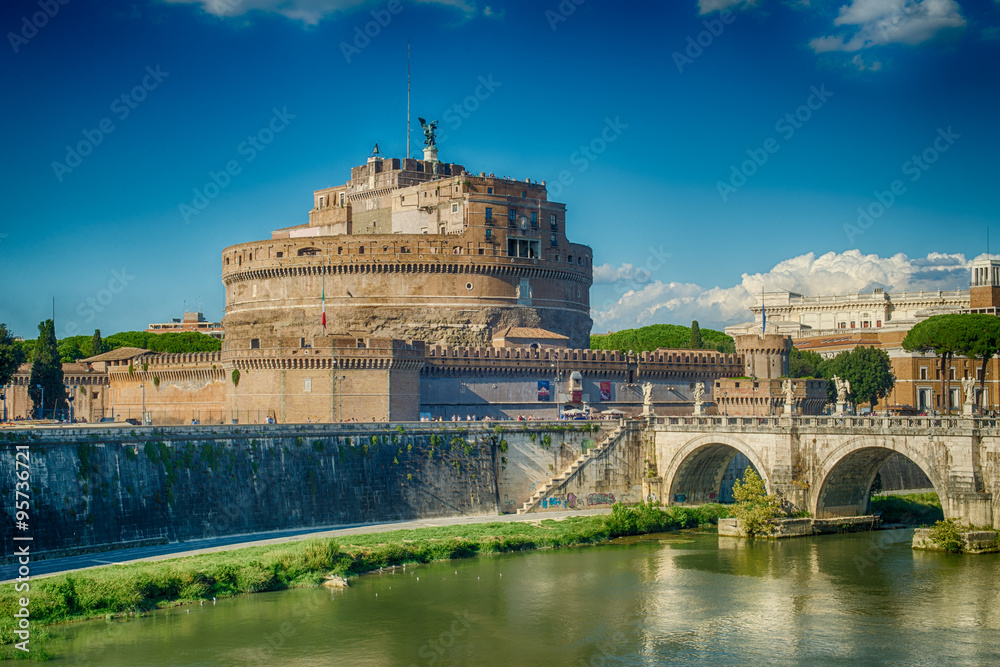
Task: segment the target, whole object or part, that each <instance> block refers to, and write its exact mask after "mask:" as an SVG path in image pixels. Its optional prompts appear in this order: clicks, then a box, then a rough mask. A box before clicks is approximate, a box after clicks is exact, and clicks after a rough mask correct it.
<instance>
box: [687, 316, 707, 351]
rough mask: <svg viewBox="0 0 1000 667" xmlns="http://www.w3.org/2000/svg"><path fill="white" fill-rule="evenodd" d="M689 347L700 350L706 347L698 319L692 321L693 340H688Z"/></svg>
mask: <svg viewBox="0 0 1000 667" xmlns="http://www.w3.org/2000/svg"><path fill="white" fill-rule="evenodd" d="M688 347H690V348H691V349H692V350H700V349H701V348H703V347H705V343H704V341H702V339H701V327H699V326H698V320H694V321H693V322H691V340H690V342H688Z"/></svg>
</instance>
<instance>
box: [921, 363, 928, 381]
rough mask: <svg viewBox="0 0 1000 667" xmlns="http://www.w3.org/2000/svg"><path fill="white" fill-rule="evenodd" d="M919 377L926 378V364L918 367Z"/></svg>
mask: <svg viewBox="0 0 1000 667" xmlns="http://www.w3.org/2000/svg"><path fill="white" fill-rule="evenodd" d="M920 379H921V380H926V379H927V366H921V367H920Z"/></svg>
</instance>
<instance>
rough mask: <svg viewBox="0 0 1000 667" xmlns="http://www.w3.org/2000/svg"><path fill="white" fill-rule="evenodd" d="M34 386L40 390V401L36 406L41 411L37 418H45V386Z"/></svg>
mask: <svg viewBox="0 0 1000 667" xmlns="http://www.w3.org/2000/svg"><path fill="white" fill-rule="evenodd" d="M35 386H36V387H38V389H39V390H40V391H41V392H42V402H41V404H40V405H39V406H38V409H39V411H40V412H41V414H39V415H38V418H39V419H45V387H43V386H42V385H40V384H36V385H35Z"/></svg>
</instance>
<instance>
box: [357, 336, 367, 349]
mask: <svg viewBox="0 0 1000 667" xmlns="http://www.w3.org/2000/svg"><path fill="white" fill-rule="evenodd" d="M355 345H356V346H357V347H358V348H363V347H364V346H365V339H364V338H358V339H357V340H356V341H355Z"/></svg>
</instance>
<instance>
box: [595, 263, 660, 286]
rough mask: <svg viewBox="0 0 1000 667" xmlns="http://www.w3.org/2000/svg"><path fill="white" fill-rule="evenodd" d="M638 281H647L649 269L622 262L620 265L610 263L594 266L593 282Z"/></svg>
mask: <svg viewBox="0 0 1000 667" xmlns="http://www.w3.org/2000/svg"><path fill="white" fill-rule="evenodd" d="M623 281H627V282H638V283H645V282H648V281H649V271H648V270H647V269H642V268H637V267H636V266H635V265H633V264H627V263H626V264H622V265H621V266H611V265H610V264H601V265H599V266H595V267H594V284H595V285H600V284H610V283H618V282H623Z"/></svg>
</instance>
